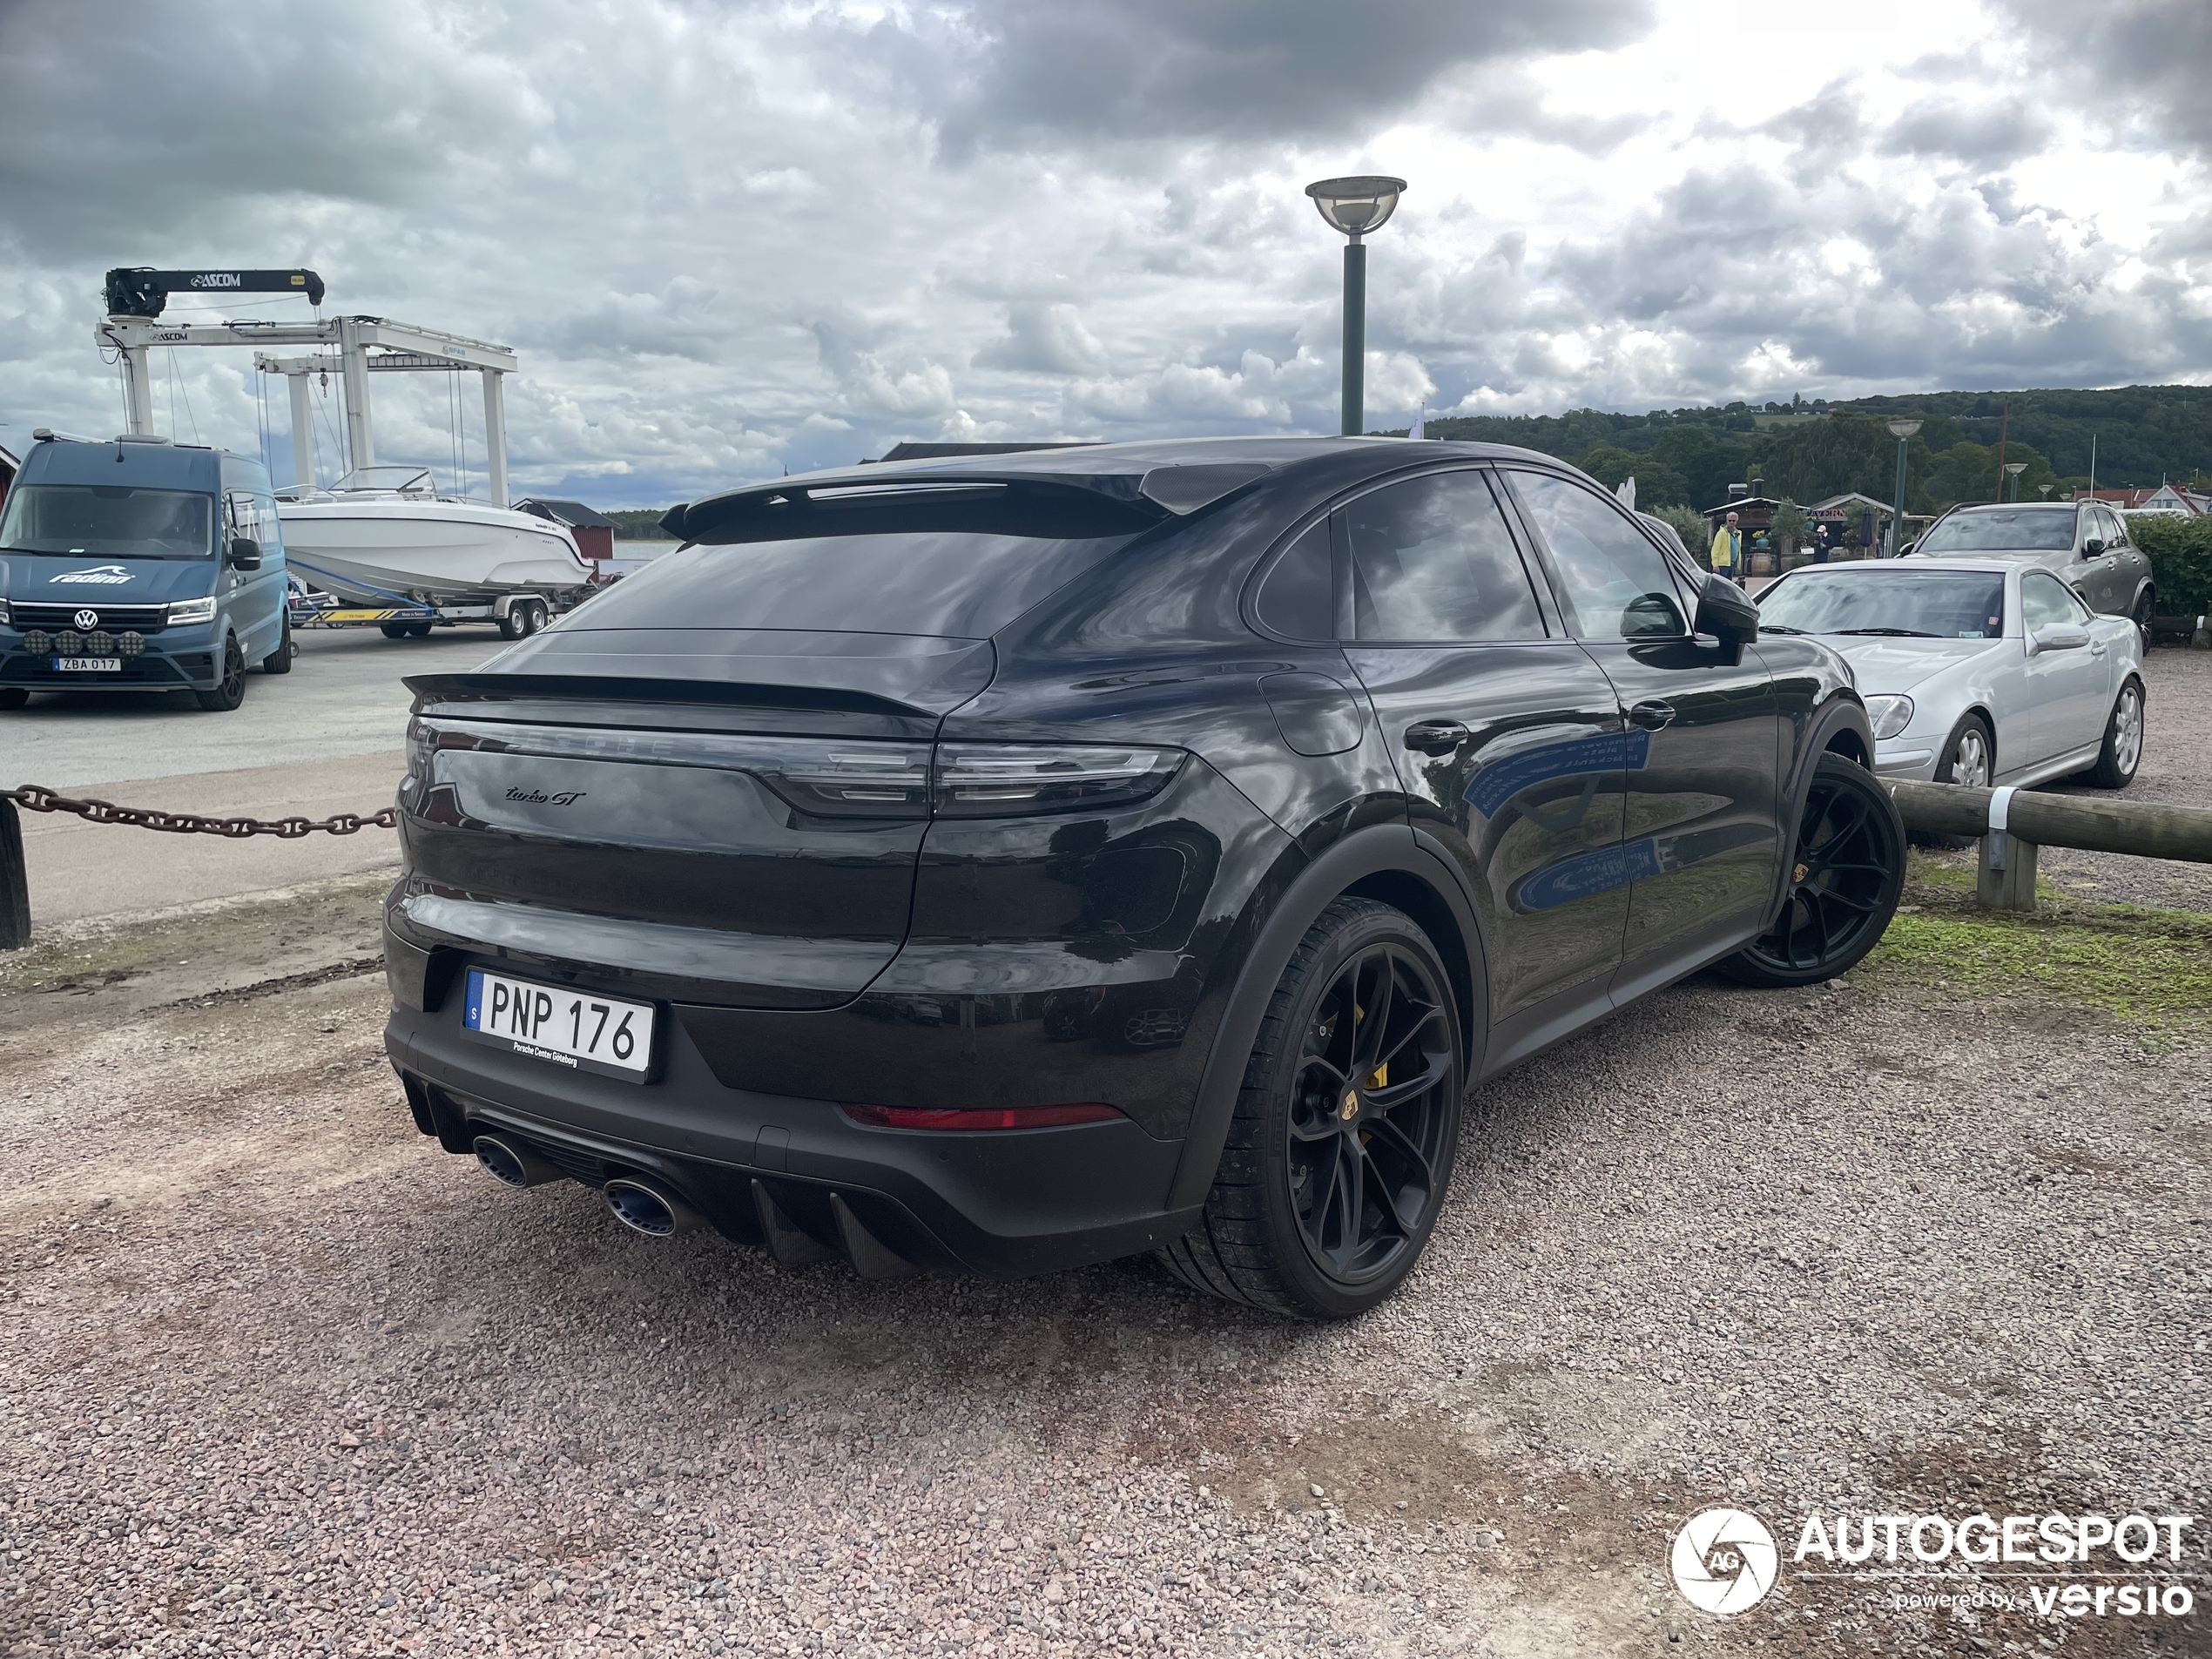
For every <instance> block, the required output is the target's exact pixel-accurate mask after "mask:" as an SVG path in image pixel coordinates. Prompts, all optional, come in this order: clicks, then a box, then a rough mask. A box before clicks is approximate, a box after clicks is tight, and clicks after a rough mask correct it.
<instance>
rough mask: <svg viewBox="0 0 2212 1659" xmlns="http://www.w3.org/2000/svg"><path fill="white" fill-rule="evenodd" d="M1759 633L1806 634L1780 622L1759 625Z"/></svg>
mask: <svg viewBox="0 0 2212 1659" xmlns="http://www.w3.org/2000/svg"><path fill="white" fill-rule="evenodd" d="M1759 631H1760V632H1761V633H1763V634H1801V633H1803V632H1804V629H1802V628H1791V627H1790V626H1788V625H1787V624H1783V623H1778V622H1763V623H1761V624H1759Z"/></svg>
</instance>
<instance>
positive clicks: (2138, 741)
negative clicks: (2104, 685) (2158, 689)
mask: <svg viewBox="0 0 2212 1659" xmlns="http://www.w3.org/2000/svg"><path fill="white" fill-rule="evenodd" d="M2142 763H2143V683H2142V681H2141V680H2139V679H2137V678H2135V677H2134V675H2133V674H2130V675H2129V676H2128V681H2127V684H2126V685H2122V686H2121V688H2120V695H2119V696H2118V697H2115V698H2113V700H2112V712H2111V714H2109V715H2108V716H2107V717H2106V719H2105V740H2104V746H2103V747H2101V749H2099V750H2098V751H2097V764H2096V765H2094V766H2092V767H2090V768H2089V770H2088V771H2087V772H2085V773H2083V774H2082V775H2083V776H2084V777H2086V778H2087V779H2088V780H2089V781H2090V782H2091V783H2093V784H2094V785H2095V786H2097V787H2098V788H2100V789H2125V788H2127V787H2128V785H2129V784H2132V783H2134V781H2135V768H2136V767H2138V766H2140V765H2142Z"/></svg>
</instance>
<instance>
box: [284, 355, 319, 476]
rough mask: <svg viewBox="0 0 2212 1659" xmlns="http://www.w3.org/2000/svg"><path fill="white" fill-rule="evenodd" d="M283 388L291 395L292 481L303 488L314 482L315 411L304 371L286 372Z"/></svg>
mask: <svg viewBox="0 0 2212 1659" xmlns="http://www.w3.org/2000/svg"><path fill="white" fill-rule="evenodd" d="M284 389H285V390H286V391H287V392H289V393H290V394H291V395H292V482H293V483H295V484H298V485H300V486H302V487H303V488H304V487H307V486H308V485H312V484H313V483H314V482H315V412H314V404H312V403H311V402H309V401H308V391H307V374H306V372H305V371H304V370H303V371H301V372H300V373H299V374H287V375H286V376H285V377H284Z"/></svg>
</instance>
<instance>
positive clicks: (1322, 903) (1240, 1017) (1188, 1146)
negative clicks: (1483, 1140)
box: [1166, 823, 1489, 1211]
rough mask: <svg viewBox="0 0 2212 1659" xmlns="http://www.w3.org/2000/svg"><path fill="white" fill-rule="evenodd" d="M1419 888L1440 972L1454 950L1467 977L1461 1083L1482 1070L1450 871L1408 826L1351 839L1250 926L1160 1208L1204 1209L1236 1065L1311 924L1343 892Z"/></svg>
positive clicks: (1233, 1093) (1483, 984)
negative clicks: (1445, 917) (1444, 925)
mask: <svg viewBox="0 0 2212 1659" xmlns="http://www.w3.org/2000/svg"><path fill="white" fill-rule="evenodd" d="M1408 881H1410V882H1414V883H1418V884H1419V886H1420V888H1421V889H1423V890H1424V894H1423V897H1424V899H1425V900H1426V902H1425V904H1424V907H1426V908H1427V909H1428V910H1429V911H1430V912H1431V917H1430V921H1429V924H1428V925H1429V929H1430V931H1432V932H1433V931H1434V928H1435V918H1436V916H1437V915H1439V914H1449V916H1450V917H1451V919H1452V920H1453V922H1455V923H1456V924H1457V927H1458V931H1459V937H1458V938H1457V939H1456V940H1454V939H1440V940H1437V941H1434V942H1435V944H1436V947H1437V950H1438V954H1440V955H1441V956H1443V957H1444V958H1445V960H1446V962H1447V965H1450V964H1451V963H1452V960H1453V954H1454V949H1455V948H1456V950H1457V952H1458V954H1459V955H1460V966H1461V967H1462V968H1464V970H1465V980H1466V982H1465V983H1463V984H1461V985H1460V986H1459V987H1458V989H1459V991H1460V1002H1461V1005H1462V1006H1461V1008H1460V1028H1461V1032H1462V1037H1461V1042H1462V1047H1463V1048H1464V1049H1466V1050H1467V1052H1466V1054H1465V1055H1463V1056H1462V1070H1461V1074H1460V1075H1461V1076H1462V1077H1463V1078H1464V1077H1473V1076H1476V1075H1477V1073H1478V1072H1479V1070H1480V1062H1481V1055H1482V1049H1483V1048H1484V1046H1485V1043H1486V1041H1487V1024H1488V1014H1489V985H1488V980H1487V974H1486V973H1485V969H1484V960H1483V952H1482V941H1481V934H1480V927H1479V926H1478V925H1477V923H1476V921H1475V915H1474V907H1473V906H1472V905H1471V904H1470V903H1469V902H1468V900H1467V893H1466V890H1465V888H1464V887H1462V886H1461V884H1460V878H1459V876H1458V874H1457V873H1456V872H1454V871H1453V868H1452V867H1451V866H1450V865H1448V864H1447V863H1446V862H1445V861H1444V860H1443V859H1441V858H1440V857H1439V856H1438V855H1437V854H1435V853H1433V852H1431V851H1430V850H1429V849H1428V848H1427V847H1426V846H1424V845H1423V844H1422V839H1421V838H1420V837H1419V836H1417V835H1416V834H1415V833H1414V832H1413V829H1412V828H1411V826H1407V825H1405V824H1402V823H1400V824H1389V825H1384V824H1378V825H1375V826H1372V827H1371V828H1368V829H1364V830H1359V831H1356V832H1354V833H1352V834H1351V835H1348V836H1346V837H1345V838H1344V839H1343V840H1340V841H1338V842H1336V843H1335V844H1334V845H1332V846H1330V847H1328V848H1327V849H1325V851H1323V852H1322V853H1319V854H1318V855H1317V856H1316V857H1315V858H1314V859H1313V860H1312V862H1311V863H1310V864H1308V865H1307V866H1306V867H1305V869H1304V870H1302V871H1300V872H1299V873H1298V875H1297V876H1296V877H1295V878H1294V879H1293V880H1291V884H1290V886H1289V887H1288V888H1287V889H1286V890H1285V892H1284V893H1283V895H1282V897H1281V898H1280V899H1279V900H1277V901H1276V902H1275V905H1274V907H1273V910H1272V912H1271V914H1269V915H1268V916H1267V918H1266V920H1265V921H1264V923H1262V924H1261V925H1260V927H1259V928H1258V936H1257V937H1256V938H1255V939H1254V941H1253V943H1252V948H1251V950H1250V951H1248V952H1246V953H1245V955H1244V964H1243V966H1242V968H1240V969H1239V970H1238V976H1237V982H1236V984H1235V986H1234V987H1233V988H1231V991H1230V993H1229V1001H1228V1003H1227V1006H1226V1007H1224V1009H1223V1010H1222V1015H1221V1020H1220V1022H1219V1023H1218V1024H1217V1026H1216V1027H1215V1028H1214V1039H1213V1048H1212V1049H1211V1052H1210V1053H1209V1054H1208V1055H1207V1058H1206V1064H1205V1069H1204V1072H1203V1073H1201V1075H1200V1076H1199V1081H1198V1094H1197V1100H1196V1102H1195V1103H1193V1105H1192V1108H1191V1112H1190V1132H1189V1133H1188V1134H1187V1135H1186V1136H1184V1143H1183V1158H1182V1162H1181V1163H1178V1164H1177V1166H1176V1172H1175V1179H1174V1181H1173V1182H1172V1183H1170V1186H1169V1189H1168V1197H1167V1206H1166V1207H1167V1208H1168V1209H1169V1210H1170V1211H1177V1210H1187V1209H1191V1208H1194V1207H1196V1206H1197V1205H1198V1204H1203V1203H1204V1202H1205V1197H1206V1194H1207V1192H1208V1191H1209V1190H1211V1188H1212V1186H1213V1181H1214V1172H1215V1170H1217V1168H1218V1167H1219V1165H1220V1163H1221V1151H1222V1148H1223V1147H1224V1145H1225V1144H1227V1143H1228V1139H1229V1124H1230V1120H1231V1117H1232V1116H1234V1115H1235V1112H1236V1108H1237V1096H1238V1091H1239V1090H1240V1089H1242V1088H1243V1087H1244V1067H1245V1064H1246V1062H1248V1061H1249V1060H1250V1058H1251V1051H1252V1044H1253V1042H1255V1041H1256V1040H1257V1039H1258V1035H1259V1026H1260V1021H1261V1020H1262V1019H1263V1018H1264V1016H1265V1015H1266V1012H1267V1004H1268V1001H1269V999H1270V998H1271V997H1272V996H1273V995H1274V994H1275V987H1276V985H1277V983H1278V981H1280V980H1281V979H1282V977H1283V969H1284V968H1285V967H1286V966H1288V965H1289V962H1290V960H1291V953H1292V952H1294V951H1295V950H1297V948H1298V941H1300V940H1301V939H1303V938H1305V930H1306V929H1307V928H1309V927H1312V925H1313V922H1314V920H1315V918H1317V917H1318V916H1319V915H1320V914H1321V913H1322V912H1323V911H1324V910H1325V909H1327V908H1328V907H1329V906H1330V905H1331V904H1332V902H1334V901H1335V900H1337V899H1339V898H1340V897H1342V896H1343V895H1344V894H1346V893H1348V892H1352V891H1354V890H1363V891H1368V892H1374V889H1375V888H1377V887H1380V888H1382V889H1384V891H1382V892H1376V893H1374V896H1376V897H1378V898H1380V899H1383V900H1386V901H1387V900H1388V898H1389V896H1390V895H1389V893H1388V891H1387V889H1388V888H1389V887H1391V886H1392V885H1393V883H1404V882H1408Z"/></svg>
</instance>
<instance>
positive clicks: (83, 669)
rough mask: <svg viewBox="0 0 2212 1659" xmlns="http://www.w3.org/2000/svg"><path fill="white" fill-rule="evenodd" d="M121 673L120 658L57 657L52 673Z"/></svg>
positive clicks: (121, 661)
mask: <svg viewBox="0 0 2212 1659" xmlns="http://www.w3.org/2000/svg"><path fill="white" fill-rule="evenodd" d="M122 671H123V659H122V658H120V657H57V658H54V672H56V673H57V674H120V673H121V672H122Z"/></svg>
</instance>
